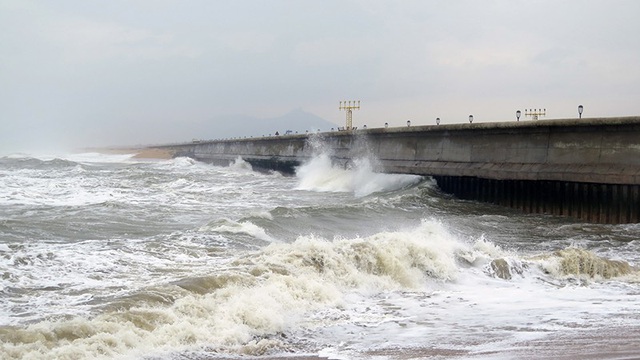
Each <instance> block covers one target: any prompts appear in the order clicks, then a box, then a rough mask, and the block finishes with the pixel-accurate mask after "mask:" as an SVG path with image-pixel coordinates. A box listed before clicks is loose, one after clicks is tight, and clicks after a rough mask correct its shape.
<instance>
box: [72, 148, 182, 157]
mask: <svg viewBox="0 0 640 360" xmlns="http://www.w3.org/2000/svg"><path fill="white" fill-rule="evenodd" d="M82 151H83V152H97V153H101V154H133V158H134V159H149V160H168V159H172V158H173V157H174V152H173V151H171V150H169V149H161V148H154V147H108V148H87V149H82Z"/></svg>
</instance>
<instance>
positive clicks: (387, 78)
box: [0, 0, 640, 154]
mask: <svg viewBox="0 0 640 360" xmlns="http://www.w3.org/2000/svg"><path fill="white" fill-rule="evenodd" d="M639 19H640V1H636V0H628V1H622V0H603V1H597V0H562V1H558V0H548V1H547V0H540V1H524V0H504V1H497V0H496V1H491V0H483V1H479V0H478V1H471V0H469V1H456V0H447V1H444V0H440V1H431V0H416V1H379V0H339V1H338V0H336V1H333V0H322V1H318V0H310V1H277V0H270V1H259V0H255V1H243V0H234V1H231V0H229V1H208V0H206V1H205V0H199V1H187V0H122V1H119V0H110V1H103V0H69V1H64V0H54V1H45V0H42V1H31V0H0V154H3V153H7V152H11V151H21V150H27V149H28V148H29V147H33V146H43V145H51V146H53V145H59V146H63V145H64V146H81V145H92V144H96V145H105V144H120V142H121V141H120V140H119V139H122V138H125V137H122V138H120V137H119V135H118V134H122V133H123V132H126V131H127V129H131V130H130V131H135V132H136V133H137V134H136V136H139V139H140V143H152V142H157V141H166V139H169V138H170V136H171V132H172V130H171V129H181V130H184V129H188V128H189V126H191V125H193V124H198V123H202V122H207V121H215V119H216V118H217V117H224V116H228V115H237V114H244V115H250V116H254V117H260V118H269V117H271V118H273V117H277V116H279V115H282V114H285V113H287V112H289V111H291V110H292V109H296V108H302V109H303V110H305V111H307V112H310V113H313V114H316V115H318V116H320V117H322V118H325V119H327V120H329V121H332V122H334V123H336V124H340V125H342V124H343V122H344V117H345V115H344V112H340V111H339V110H338V103H339V101H340V100H361V101H362V102H361V106H362V108H361V110H359V111H356V112H354V125H356V126H357V125H359V126H362V125H363V124H367V125H368V126H369V127H372V126H382V124H384V123H385V122H389V123H390V124H391V125H393V124H397V125H401V124H403V123H406V120H411V121H412V123H414V124H432V123H434V119H435V118H436V117H440V118H442V121H443V123H445V124H446V123H459V122H466V121H467V117H468V115H469V114H473V115H474V117H475V121H478V122H481V121H510V120H513V119H515V111H516V110H518V109H521V110H524V109H526V108H546V109H547V116H546V118H566V117H575V116H577V106H578V105H579V104H583V105H584V107H585V113H584V116H585V117H590V116H626V115H640V20H639ZM217 125H219V128H220V129H221V131H222V130H223V129H224V127H225V124H224V123H219V124H217ZM233 135H242V134H229V136H233ZM194 137H201V136H200V135H199V134H194ZM204 137H206V136H204ZM175 140H184V139H175Z"/></svg>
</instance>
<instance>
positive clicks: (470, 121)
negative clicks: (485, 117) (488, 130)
mask: <svg viewBox="0 0 640 360" xmlns="http://www.w3.org/2000/svg"><path fill="white" fill-rule="evenodd" d="M472 122H473V115H469V124H471V123H472Z"/></svg>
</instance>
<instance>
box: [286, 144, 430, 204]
mask: <svg viewBox="0 0 640 360" xmlns="http://www.w3.org/2000/svg"><path fill="white" fill-rule="evenodd" d="M296 176H297V178H298V180H299V184H298V187H297V188H298V189H299V190H309V191H319V192H350V193H354V194H355V196H357V197H363V196H367V195H370V194H373V193H377V192H389V191H394V190H399V189H403V188H406V187H409V186H413V185H416V184H418V183H419V182H420V181H421V180H422V177H421V176H417V175H400V174H383V173H377V172H374V168H373V165H372V160H371V159H369V158H366V157H363V158H358V159H355V160H354V161H353V163H352V166H351V167H350V168H343V167H340V166H338V165H336V164H334V163H333V161H332V160H331V157H330V155H329V154H327V153H320V154H318V155H316V156H314V157H313V158H312V159H311V160H310V161H309V162H307V163H305V164H303V165H302V166H300V167H299V168H298V169H297V171H296Z"/></svg>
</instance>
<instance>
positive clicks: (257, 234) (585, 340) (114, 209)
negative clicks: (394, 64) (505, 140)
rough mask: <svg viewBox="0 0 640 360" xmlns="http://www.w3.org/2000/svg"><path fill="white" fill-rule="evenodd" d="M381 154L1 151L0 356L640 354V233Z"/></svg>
mask: <svg viewBox="0 0 640 360" xmlns="http://www.w3.org/2000/svg"><path fill="white" fill-rule="evenodd" d="M371 163H372V161H371V160H370V159H361V160H359V161H356V162H354V164H352V165H353V166H351V167H350V168H349V169H344V168H341V167H336V166H333V165H332V163H331V161H330V159H329V157H328V156H327V155H326V154H322V153H319V154H318V155H317V156H316V157H315V158H314V159H313V160H311V161H310V162H309V163H308V164H304V165H303V166H301V167H300V168H299V169H298V170H297V174H296V175H295V176H283V175H281V174H279V173H264V172H257V171H253V170H252V169H251V166H250V165H249V164H247V163H246V162H244V161H243V160H242V159H237V160H236V162H235V164H233V165H232V166H229V167H216V166H212V165H208V164H204V163H199V162H196V161H194V160H191V159H188V158H177V159H173V160H164V161H161V160H157V161H140V160H135V159H133V158H132V157H131V156H130V155H104V154H96V153H87V154H73V155H65V156H32V155H25V154H22V155H12V156H6V157H2V158H0V358H2V359H101V358H102V359H111V358H116V359H217V358H224V359H229V358H231V359H252V358H260V359H262V358H271V359H273V358H297V357H303V356H319V357H327V358H332V359H420V358H434V359H522V358H530V359H540V358H547V359H557V358H565V359H581V358H591V359H597V358H611V359H613V358H616V359H617V358H634V357H640V275H639V272H638V266H639V265H640V240H639V238H640V225H635V224H633V225H596V224H588V223H582V222H578V221H575V220H571V219H566V218H558V217H552V216H545V215H527V214H522V213H519V212H517V211H514V210H511V209H505V208H501V207H497V206H492V205H488V204H481V203H476V202H469V201H461V200H457V199H455V198H453V197H451V196H449V195H447V194H443V193H441V192H440V191H439V190H438V188H437V185H436V184H435V183H434V181H433V180H432V179H430V178H425V177H418V176H408V175H390V174H378V173H374V172H373V171H372V170H371V169H372V166H371Z"/></svg>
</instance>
